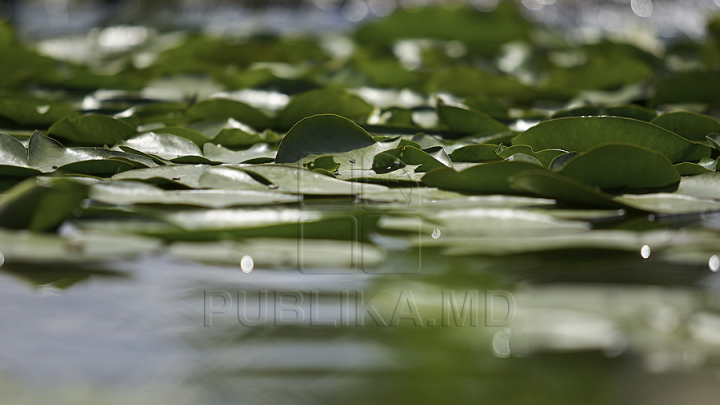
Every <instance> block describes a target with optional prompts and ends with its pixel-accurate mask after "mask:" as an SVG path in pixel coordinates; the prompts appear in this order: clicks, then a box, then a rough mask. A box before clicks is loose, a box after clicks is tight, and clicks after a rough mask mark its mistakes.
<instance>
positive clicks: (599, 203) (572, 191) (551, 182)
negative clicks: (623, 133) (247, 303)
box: [509, 170, 623, 208]
mask: <svg viewBox="0 0 720 405" xmlns="http://www.w3.org/2000/svg"><path fill="white" fill-rule="evenodd" d="M509 182H510V187H512V188H513V189H515V190H518V191H522V192H526V193H530V194H535V195H538V196H541V197H546V198H554V199H556V200H558V201H561V202H565V203H570V204H577V205H584V206H591V207H599V208H622V207H623V204H621V203H618V202H616V201H613V199H612V195H610V194H607V193H604V192H602V191H600V190H598V189H596V188H595V187H591V186H589V185H587V184H585V183H582V182H580V181H577V180H575V179H572V178H570V177H566V176H562V175H560V174H557V173H553V172H549V171H539V170H532V171H524V172H519V173H517V174H514V175H513V176H511V177H510V179H509Z"/></svg>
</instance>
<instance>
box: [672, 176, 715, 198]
mask: <svg viewBox="0 0 720 405" xmlns="http://www.w3.org/2000/svg"><path fill="white" fill-rule="evenodd" d="M676 193H677V194H682V195H689V196H694V197H705V198H715V199H718V200H720V173H704V174H701V175H698V176H692V177H683V178H682V180H680V185H679V186H678V189H677V191H676Z"/></svg>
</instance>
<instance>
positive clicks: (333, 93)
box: [277, 89, 374, 130]
mask: <svg viewBox="0 0 720 405" xmlns="http://www.w3.org/2000/svg"><path fill="white" fill-rule="evenodd" d="M373 109H374V107H373V106H371V105H370V104H368V103H367V102H366V101H365V100H363V99H362V98H360V97H358V96H356V95H354V94H349V93H346V92H345V91H343V90H335V89H321V90H311V91H308V92H306V93H302V94H300V95H297V96H295V97H293V98H292V99H291V100H290V102H289V103H288V105H287V106H285V108H284V109H283V110H282V111H281V112H280V114H279V115H278V117H277V125H278V127H279V128H280V129H284V130H287V129H290V128H292V126H293V125H295V124H296V123H298V122H299V121H300V120H302V119H303V118H307V117H310V116H313V115H318V114H336V115H340V116H342V117H345V118H348V119H351V120H353V121H360V122H362V121H365V119H367V117H368V116H370V113H372V112H373Z"/></svg>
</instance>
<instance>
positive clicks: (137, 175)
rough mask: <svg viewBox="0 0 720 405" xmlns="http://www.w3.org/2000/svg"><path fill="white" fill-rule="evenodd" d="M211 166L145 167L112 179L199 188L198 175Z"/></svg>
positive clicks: (119, 174) (117, 175) (120, 174)
mask: <svg viewBox="0 0 720 405" xmlns="http://www.w3.org/2000/svg"><path fill="white" fill-rule="evenodd" d="M211 167H212V166H208V165H202V164H200V165H169V166H157V167H150V168H147V169H135V170H131V171H127V172H123V173H118V174H116V175H114V176H113V177H112V179H113V180H138V181H143V182H147V183H152V184H161V185H170V186H173V185H182V186H185V187H189V188H200V185H199V183H198V181H199V180H200V176H202V174H203V173H205V171H206V170H208V169H209V168H211Z"/></svg>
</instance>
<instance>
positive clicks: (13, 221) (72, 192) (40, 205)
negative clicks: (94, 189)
mask: <svg viewBox="0 0 720 405" xmlns="http://www.w3.org/2000/svg"><path fill="white" fill-rule="evenodd" d="M86 196H87V191H86V188H85V186H83V185H81V184H79V183H77V182H75V181H72V180H68V179H63V178H49V177H45V178H32V179H27V180H25V181H23V182H21V183H19V184H17V185H16V186H15V187H13V188H11V189H10V190H8V191H7V192H6V193H4V194H1V195H0V227H4V228H13V229H29V230H31V231H47V230H51V229H54V228H56V227H57V226H59V225H60V224H61V223H62V222H63V221H64V220H65V219H67V218H68V217H70V216H71V215H72V213H73V211H75V209H76V208H78V207H79V206H80V203H81V202H82V201H83V200H84V199H85V198H86Z"/></svg>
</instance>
